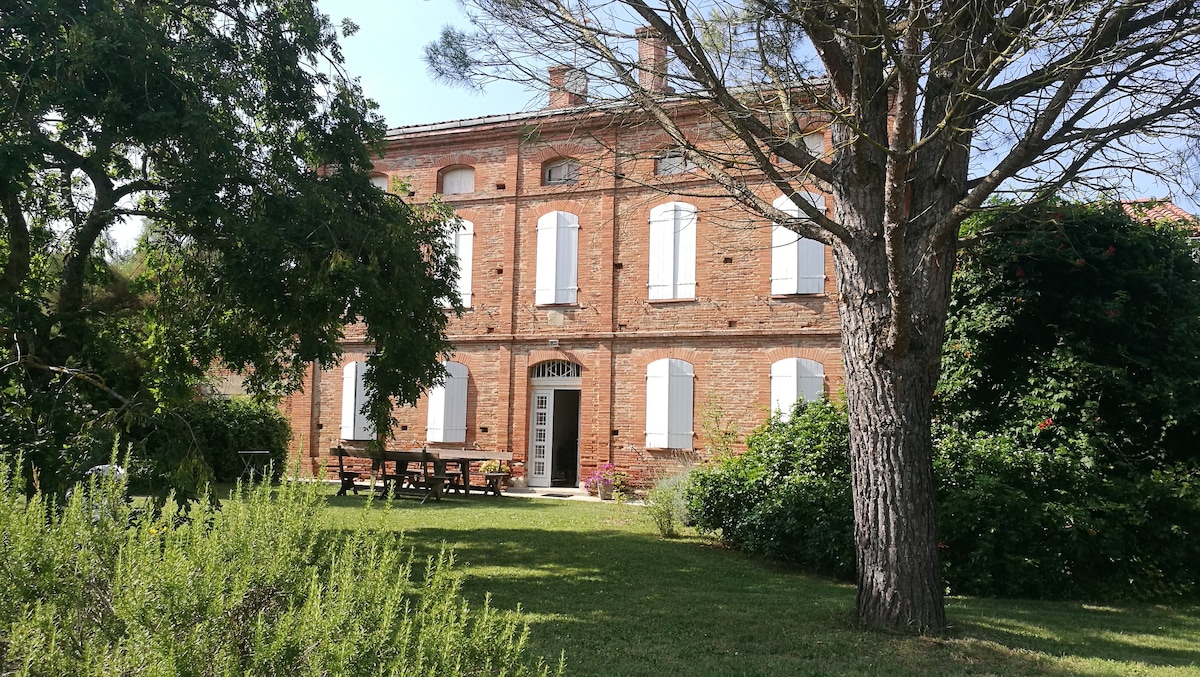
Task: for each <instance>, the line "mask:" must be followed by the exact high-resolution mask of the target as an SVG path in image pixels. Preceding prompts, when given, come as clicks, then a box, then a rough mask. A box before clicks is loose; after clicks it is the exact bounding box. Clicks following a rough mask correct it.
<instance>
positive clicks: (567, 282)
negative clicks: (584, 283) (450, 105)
mask: <svg viewBox="0 0 1200 677" xmlns="http://www.w3.org/2000/svg"><path fill="white" fill-rule="evenodd" d="M578 254H579V217H578V216H576V215H574V214H572V213H571V212H550V213H549V214H543V215H542V216H541V218H539V219H538V224H537V275H536V277H535V280H534V303H536V304H537V305H555V304H572V303H575V302H576V301H577V299H578V295H579V287H578V286H577V276H578V272H579V262H578Z"/></svg>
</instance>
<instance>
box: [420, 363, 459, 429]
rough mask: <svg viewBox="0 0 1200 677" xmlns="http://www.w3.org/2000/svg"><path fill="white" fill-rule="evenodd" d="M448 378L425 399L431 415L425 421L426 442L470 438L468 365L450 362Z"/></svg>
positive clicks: (431, 389) (447, 371)
mask: <svg viewBox="0 0 1200 677" xmlns="http://www.w3.org/2000/svg"><path fill="white" fill-rule="evenodd" d="M445 367H446V380H444V381H442V384H441V385H438V386H434V387H433V388H430V390H429V394H428V395H426V397H425V399H426V401H427V402H428V403H429V415H428V417H427V418H426V422H425V441H426V442H466V441H467V367H466V365H463V364H459V363H458V362H446V363H445Z"/></svg>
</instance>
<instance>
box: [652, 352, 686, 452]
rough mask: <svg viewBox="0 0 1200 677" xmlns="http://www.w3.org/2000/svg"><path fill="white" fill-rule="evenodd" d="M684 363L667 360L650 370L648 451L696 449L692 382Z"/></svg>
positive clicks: (661, 361) (671, 359)
mask: <svg viewBox="0 0 1200 677" xmlns="http://www.w3.org/2000/svg"><path fill="white" fill-rule="evenodd" d="M694 379H695V372H694V371H692V365H691V363H689V362H685V361H683V360H676V359H674V358H663V359H661V360H656V361H654V362H651V363H650V364H649V365H648V366H647V367H646V448H648V449H691V448H692V386H693V384H692V382H693V380H694Z"/></svg>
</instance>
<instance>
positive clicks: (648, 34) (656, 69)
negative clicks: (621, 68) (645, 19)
mask: <svg viewBox="0 0 1200 677" xmlns="http://www.w3.org/2000/svg"><path fill="white" fill-rule="evenodd" d="M637 42H638V85H640V86H641V88H642V89H644V90H646V91H647V92H650V93H652V94H670V93H671V92H673V91H674V90H672V89H671V88H670V87H668V86H667V43H666V41H665V40H663V38H662V35H660V34H659V32H658V31H656V30H654V29H653V28H651V27H649V26H643V27H641V28H639V29H637Z"/></svg>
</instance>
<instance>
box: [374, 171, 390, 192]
mask: <svg viewBox="0 0 1200 677" xmlns="http://www.w3.org/2000/svg"><path fill="white" fill-rule="evenodd" d="M389 183H390V181H389V179H388V175H387V174H375V175H374V176H372V177H371V185H372V186H375V187H376V188H378V189H379V190H382V191H383V192H385V193H386V192H388V187H389V186H388V184H389Z"/></svg>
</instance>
